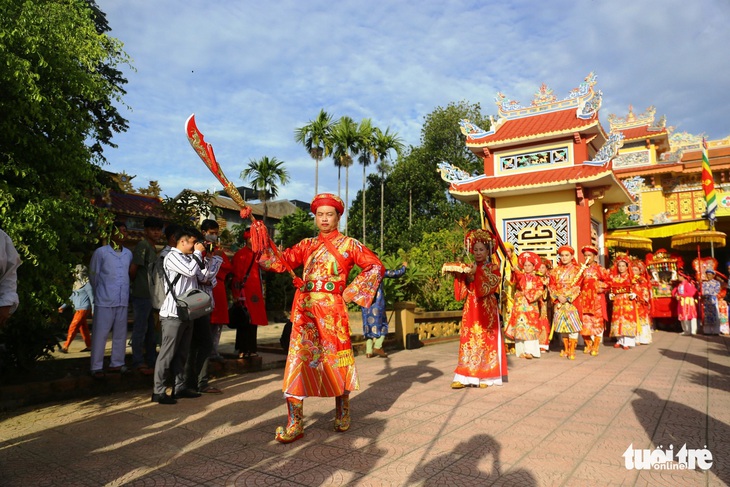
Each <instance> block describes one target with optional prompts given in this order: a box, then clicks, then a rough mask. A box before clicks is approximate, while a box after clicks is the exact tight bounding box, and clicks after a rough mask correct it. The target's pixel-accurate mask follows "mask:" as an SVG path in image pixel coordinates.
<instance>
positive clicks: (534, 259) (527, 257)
mask: <svg viewBox="0 0 730 487" xmlns="http://www.w3.org/2000/svg"><path fill="white" fill-rule="evenodd" d="M517 260H518V261H519V263H520V267H524V266H525V262H530V263H532V265H534V266H535V267H537V266H538V265H540V256H539V255H537V254H536V253H535V252H522V253H521V254H520V255H518V256H517Z"/></svg>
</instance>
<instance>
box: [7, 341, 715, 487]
mask: <svg viewBox="0 0 730 487" xmlns="http://www.w3.org/2000/svg"><path fill="white" fill-rule="evenodd" d="M729 344H730V339H728V338H723V337H702V336H700V337H682V336H679V335H678V334H675V333H668V332H656V333H655V334H654V344H652V345H650V346H642V347H638V348H637V349H635V350H629V351H624V350H621V349H614V348H610V347H602V349H601V353H600V355H599V356H598V357H589V356H586V355H583V354H579V355H578V357H577V358H576V360H575V361H569V360H566V359H564V358H560V357H559V356H558V354H557V353H555V352H552V353H550V354H548V355H546V356H544V357H543V358H541V359H540V360H532V361H527V360H519V359H515V358H513V357H510V359H509V360H510V376H509V383H508V384H506V385H504V386H502V387H490V388H488V389H486V390H485V389H463V390H452V389H450V388H449V385H450V383H451V380H452V373H453V372H452V371H453V368H454V365H455V360H456V354H457V347H458V345H457V344H456V343H454V342H451V343H445V344H440V345H434V346H429V347H425V348H421V349H418V350H404V351H399V352H395V353H392V354H391V356H390V357H389V358H387V359H380V358H374V359H365V358H364V357H362V356H361V357H357V359H356V360H357V365H358V372H359V374H360V382H361V390H360V391H359V392H356V393H353V396H352V401H351V405H352V415H353V423H352V428H351V429H350V431H348V432H346V433H335V432H334V431H333V430H332V420H333V410H334V400H333V399H331V398H310V399H307V400H306V401H305V404H304V412H305V423H306V429H305V436H304V438H303V439H301V440H299V441H297V442H296V443H294V444H291V445H281V444H278V443H276V442H275V441H274V440H273V438H274V429H275V428H276V426H277V425H282V424H284V422H285V407H284V402H283V400H282V394H281V391H280V385H281V379H282V371H281V370H279V369H276V370H268V371H262V372H255V373H249V374H244V375H240V376H234V377H230V378H227V379H223V380H219V381H216V385H217V386H219V387H222V388H223V389H224V391H225V393H224V394H223V395H220V396H203V397H201V398H199V399H186V400H181V401H180V402H178V404H177V405H175V406H165V405H158V404H153V403H151V402H150V397H149V396H150V395H149V393H148V391H145V392H144V393H141V392H127V393H117V394H113V395H111V396H104V397H99V398H95V399H92V400H83V401H70V402H62V403H53V404H46V405H41V406H36V407H34V408H26V409H20V410H15V411H12V412H9V413H4V414H3V415H1V416H0V466H1V467H0V484H2V485H4V486H29V485H33V486H36V485H74V486H84V485H88V486H98V485H139V486H157V485H182V486H203V485H205V486H210V485H213V486H215V485H226V486H228V485H279V486H295V485H297V486H299V485H311V486H319V485H348V486H352V485H357V486H387V485H409V486H410V485H448V486H454V485H457V486H470V485H475V486H485V485H505V486H515V485H519V486H530V485H546V486H552V485H556V486H594V485H641V486H644V485H671V486H677V485H691V486H694V485H726V484H727V483H728V482H730V408H729V407H728V403H730V394H729V393H728V392H729V391H730V354H729V353H728V345H729ZM685 443H686V446H687V448H688V449H702V448H704V447H705V445H706V446H707V449H708V450H709V451H710V452H711V454H712V457H713V466H712V468H711V469H710V470H709V471H703V470H701V469H699V468H696V469H694V470H689V469H688V470H678V469H673V470H668V469H666V470H642V471H637V470H629V469H627V468H626V466H625V460H624V457H623V456H622V455H623V454H624V452H625V451H626V450H627V448H628V447H629V446H630V445H633V448H635V449H637V450H641V449H650V448H653V447H654V446H655V445H656V446H658V445H662V449H663V450H666V449H668V448H669V445H672V448H673V451H674V452H675V453H676V452H679V450H680V448H681V447H682V445H684V444H685ZM675 465H676V464H675Z"/></svg>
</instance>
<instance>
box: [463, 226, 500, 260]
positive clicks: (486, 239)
mask: <svg viewBox="0 0 730 487" xmlns="http://www.w3.org/2000/svg"><path fill="white" fill-rule="evenodd" d="M477 242H481V243H483V244H484V245H485V246H486V247H487V250H488V251H489V253H490V254H491V253H492V250H493V249H494V235H492V232H490V231H489V230H482V229H481V228H479V229H476V230H470V231H468V232H467V233H466V235H465V236H464V247H466V251H467V252H469V253H470V254H472V253H474V244H476V243H477Z"/></svg>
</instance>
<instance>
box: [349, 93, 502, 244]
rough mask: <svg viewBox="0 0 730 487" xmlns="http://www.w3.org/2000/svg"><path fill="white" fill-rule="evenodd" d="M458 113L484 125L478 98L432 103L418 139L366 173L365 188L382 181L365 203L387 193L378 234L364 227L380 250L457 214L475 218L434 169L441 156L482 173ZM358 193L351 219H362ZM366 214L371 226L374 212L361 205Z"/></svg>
mask: <svg viewBox="0 0 730 487" xmlns="http://www.w3.org/2000/svg"><path fill="white" fill-rule="evenodd" d="M463 118H467V119H469V120H471V121H472V122H474V123H476V124H477V125H479V126H480V127H482V128H485V129H488V128H489V120H488V119H486V118H485V117H484V116H483V115H482V114H481V111H480V107H479V105H478V104H474V105H472V104H468V103H466V102H460V103H451V104H449V105H448V106H446V108H442V107H437V108H436V109H435V110H434V111H433V112H432V113H430V114H429V115H427V116H426V118H425V123H424V126H423V129H422V130H421V144H420V145H419V146H418V147H411V148H410V150H409V151H408V153H407V154H404V155H402V156H401V157H399V158H398V161H397V162H396V164H394V166H393V170H392V171H391V172H390V173H389V174H388V175H387V177H386V178H383V177H378V176H377V175H370V177H369V178H368V184H369V185H370V188H369V189H374V188H376V187H377V186H380V184H381V182H382V183H383V189H382V191H371V190H369V191H368V192H367V195H366V202H367V206H368V208H371V207H372V208H376V207H378V205H379V201H378V200H379V199H380V196H381V195H388V198H387V202H388V209H387V212H386V213H385V225H384V226H385V228H384V232H383V237H382V238H380V236H379V235H378V234H377V233H376V232H372V233H368V242H371V243H372V242H378V243H380V242H382V243H383V251H384V252H385V253H386V254H392V253H394V252H396V251H397V249H399V248H402V249H404V250H408V249H410V248H411V247H412V246H413V245H415V244H417V243H418V242H420V241H421V239H422V238H423V235H424V234H426V233H432V232H437V231H439V230H441V229H443V228H450V227H451V226H452V225H453V223H454V222H455V221H458V220H459V219H461V218H464V217H467V216H469V217H471V218H472V219H473V221H475V220H474V219H476V218H478V212H477V211H476V209H475V208H473V207H471V206H470V205H466V204H463V203H460V202H458V201H455V200H454V199H453V198H451V196H450V195H449V194H448V191H447V187H446V183H444V182H443V181H442V180H441V178H440V177H439V176H438V173H437V165H438V164H439V162H441V161H445V162H448V163H451V164H454V165H456V166H459V167H461V168H462V169H464V170H465V171H467V172H469V173H479V174H481V173H483V163H482V161H481V160H480V159H478V158H477V157H476V156H475V155H474V154H473V153H472V152H471V151H469V150H468V149H467V148H466V138H465V137H464V135H462V134H461V131H460V128H459V120H461V119H463ZM359 199H360V198H357V199H356V201H354V202H353V204H352V208H351V212H350V214H351V215H352V223H353V225H355V224H361V223H362V222H361V221H360V219H361V218H362V216H361V213H362V208H361V205H362V203H361V202H360V201H358V200H359ZM366 218H367V220H368V225H367V226H368V228H377V221H378V220H379V218H380V215H379V214H377V213H376V212H372V211H366Z"/></svg>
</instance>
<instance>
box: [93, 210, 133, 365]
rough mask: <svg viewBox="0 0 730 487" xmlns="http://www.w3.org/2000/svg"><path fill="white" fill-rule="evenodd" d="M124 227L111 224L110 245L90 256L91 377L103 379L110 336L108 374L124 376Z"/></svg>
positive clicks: (127, 253)
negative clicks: (92, 307) (91, 299)
mask: <svg viewBox="0 0 730 487" xmlns="http://www.w3.org/2000/svg"><path fill="white" fill-rule="evenodd" d="M126 235H127V226H126V225H125V224H124V223H121V222H114V228H113V229H112V236H111V238H110V243H109V244H108V245H104V246H103V247H99V248H98V249H96V250H95V251H94V254H93V255H92V256H91V263H90V264H89V282H91V287H92V288H93V289H94V304H95V309H94V319H93V326H92V330H91V375H92V376H93V377H94V378H95V379H103V378H104V370H103V369H104V349H105V347H106V339H107V337H108V336H109V332H111V333H112V356H111V360H110V362H109V368H108V369H107V370H108V371H109V372H124V371H125V365H124V354H125V352H126V342H127V307H128V306H129V266H130V264H131V263H132V252H131V251H130V250H129V249H127V248H125V247H123V246H122V242H124V239H125V238H126Z"/></svg>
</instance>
